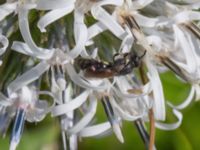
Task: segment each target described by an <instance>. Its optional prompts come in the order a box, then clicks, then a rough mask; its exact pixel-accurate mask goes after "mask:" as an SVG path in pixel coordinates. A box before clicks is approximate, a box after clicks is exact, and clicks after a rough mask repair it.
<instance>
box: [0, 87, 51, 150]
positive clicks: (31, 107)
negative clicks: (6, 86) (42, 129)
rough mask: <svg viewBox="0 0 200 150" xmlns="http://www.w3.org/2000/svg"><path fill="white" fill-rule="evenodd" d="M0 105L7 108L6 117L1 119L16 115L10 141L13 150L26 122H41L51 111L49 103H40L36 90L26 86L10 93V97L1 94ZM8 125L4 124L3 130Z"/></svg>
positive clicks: (5, 110)
mask: <svg viewBox="0 0 200 150" xmlns="http://www.w3.org/2000/svg"><path fill="white" fill-rule="evenodd" d="M0 105H1V106H2V107H4V108H5V109H4V116H1V117H7V118H13V117H14V115H16V117H15V123H14V126H13V130H12V135H11V141H10V149H11V150H15V149H16V147H17V145H18V143H19V141H20V138H21V135H22V132H23V127H24V122H25V120H27V121H29V122H38V121H41V120H42V119H43V118H44V117H45V115H46V113H47V112H48V111H49V110H48V103H47V102H45V101H40V100H39V99H38V95H37V93H36V91H35V89H33V88H29V87H26V86H25V87H22V89H20V90H17V91H13V93H9V97H6V96H4V95H3V94H1V101H0ZM8 112H9V113H8ZM7 113H8V115H7ZM8 125H9V124H5V125H4V124H2V125H1V128H5V126H8Z"/></svg>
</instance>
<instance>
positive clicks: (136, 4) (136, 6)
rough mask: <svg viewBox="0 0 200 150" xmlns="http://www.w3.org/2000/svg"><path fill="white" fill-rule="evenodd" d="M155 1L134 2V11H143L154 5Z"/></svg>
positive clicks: (141, 0)
mask: <svg viewBox="0 0 200 150" xmlns="http://www.w3.org/2000/svg"><path fill="white" fill-rule="evenodd" d="M153 1H154V0H137V1H133V2H132V6H133V7H134V9H141V8H144V7H145V6H147V5H149V4H150V3H152V2H153Z"/></svg>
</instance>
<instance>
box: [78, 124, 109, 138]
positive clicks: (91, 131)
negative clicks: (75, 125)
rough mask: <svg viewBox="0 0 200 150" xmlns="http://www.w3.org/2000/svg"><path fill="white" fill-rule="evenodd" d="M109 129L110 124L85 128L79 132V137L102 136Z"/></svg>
mask: <svg viewBox="0 0 200 150" xmlns="http://www.w3.org/2000/svg"><path fill="white" fill-rule="evenodd" d="M110 128H111V125H110V122H105V123H101V124H98V125H93V126H90V127H87V128H85V129H83V130H81V132H79V136H80V137H92V136H97V135H99V134H102V133H104V132H106V131H108V130H109V129H110Z"/></svg>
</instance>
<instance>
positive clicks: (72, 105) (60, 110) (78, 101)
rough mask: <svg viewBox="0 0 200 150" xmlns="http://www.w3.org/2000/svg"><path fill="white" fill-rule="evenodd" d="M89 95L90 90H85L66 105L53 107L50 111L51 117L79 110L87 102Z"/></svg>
mask: <svg viewBox="0 0 200 150" xmlns="http://www.w3.org/2000/svg"><path fill="white" fill-rule="evenodd" d="M89 94H90V90H87V91H85V92H83V93H81V94H80V95H79V96H77V97H76V98H74V99H72V100H71V101H69V102H68V103H66V104H61V105H58V106H55V107H54V108H53V109H52V116H54V117H55V116H60V115H63V114H66V113H68V112H71V111H73V110H74V109H77V108H79V107H80V106H81V105H82V104H83V103H84V102H85V101H86V100H87V98H88V96H89Z"/></svg>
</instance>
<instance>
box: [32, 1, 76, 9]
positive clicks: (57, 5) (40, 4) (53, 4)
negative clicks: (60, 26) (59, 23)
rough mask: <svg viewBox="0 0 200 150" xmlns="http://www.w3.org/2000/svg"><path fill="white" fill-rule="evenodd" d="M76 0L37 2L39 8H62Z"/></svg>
mask: <svg viewBox="0 0 200 150" xmlns="http://www.w3.org/2000/svg"><path fill="white" fill-rule="evenodd" d="M74 2H75V0H56V1H55V0H38V1H37V2H36V4H37V8H36V9H38V10H52V9H61V8H64V7H67V6H70V5H72V4H74Z"/></svg>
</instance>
